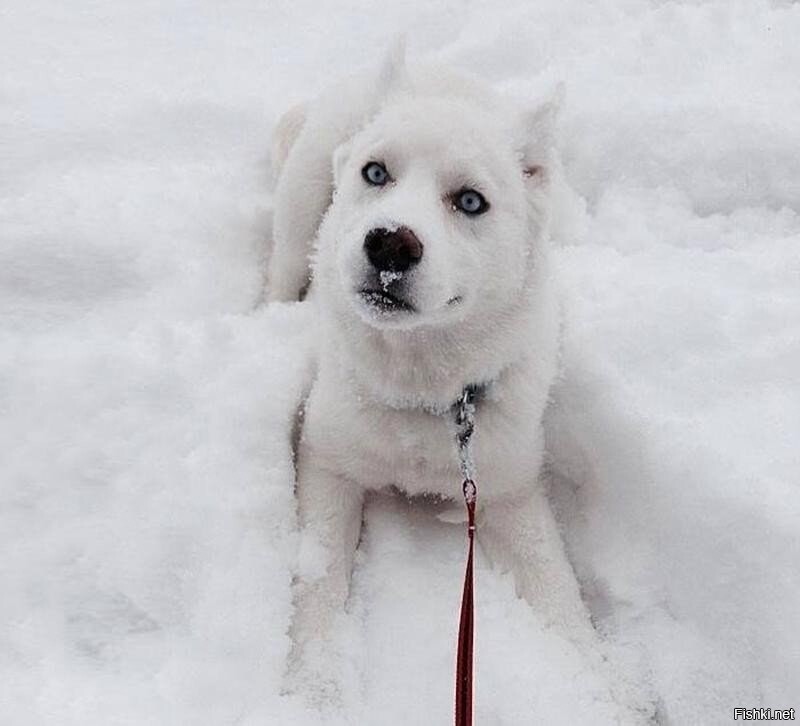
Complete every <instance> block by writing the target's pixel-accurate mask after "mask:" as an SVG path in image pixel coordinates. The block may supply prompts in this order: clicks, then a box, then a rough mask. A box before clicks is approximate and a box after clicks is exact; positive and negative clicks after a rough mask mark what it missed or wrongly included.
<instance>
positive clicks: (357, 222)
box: [317, 97, 547, 329]
mask: <svg viewBox="0 0 800 726" xmlns="http://www.w3.org/2000/svg"><path fill="white" fill-rule="evenodd" d="M533 133H536V131H535V129H534V130H533ZM513 139H514V134H513V133H512V131H511V128H510V124H509V123H507V120H506V119H505V117H502V116H500V115H498V116H495V115H493V114H492V113H491V112H489V111H486V110H484V109H482V108H480V107H478V106H477V105H476V104H472V103H470V102H468V101H465V100H461V99H434V98H413V97H410V98H405V99H398V100H396V101H394V102H392V103H390V104H388V105H386V106H385V107H384V108H383V110H382V111H381V112H380V113H379V114H378V116H376V117H375V119H374V120H373V121H372V122H371V123H370V124H369V125H368V126H367V127H366V128H365V129H364V130H363V131H362V132H361V133H360V134H358V135H357V136H355V137H354V138H353V139H352V140H351V141H350V142H348V143H347V144H346V145H345V146H344V147H342V148H340V149H339V150H338V151H337V153H336V155H335V159H334V169H335V181H336V190H335V194H334V198H333V202H332V205H331V208H330V210H329V212H328V215H327V217H326V219H325V222H324V223H323V225H322V228H321V230H320V238H319V249H318V260H317V268H318V270H317V272H318V274H323V275H325V276H326V277H327V280H326V282H327V285H326V287H328V289H330V285H331V284H332V285H333V286H334V288H335V294H336V295H337V297H342V298H344V299H346V300H347V301H348V304H349V305H350V306H351V307H352V309H353V310H355V312H356V313H357V314H358V316H359V317H360V318H361V319H362V320H363V321H364V322H366V323H367V324H369V325H370V326H373V327H376V328H403V329H409V328H414V327H418V326H437V325H447V324H451V323H452V322H453V321H455V320H458V319H464V318H466V317H468V316H469V315H470V314H472V313H473V312H474V311H480V314H485V313H486V312H487V311H489V310H501V309H502V308H503V306H505V305H508V304H510V303H511V302H512V301H513V300H515V299H517V298H518V297H519V295H520V293H521V291H522V287H523V285H524V283H525V279H526V275H527V270H528V269H529V258H530V254H531V251H532V247H533V246H534V245H536V243H537V241H538V239H539V237H540V233H541V227H542V225H543V224H544V219H542V218H537V217H541V216H542V214H541V212H542V210H543V209H544V208H545V205H543V204H541V202H542V199H543V196H544V195H545V194H546V186H547V184H546V177H547V172H546V169H545V168H544V165H543V164H531V163H530V160H526V159H525V157H524V153H523V151H521V150H520V149H519V148H518V146H516V145H515V143H514V140H513ZM543 158H544V157H542V159H543Z"/></svg>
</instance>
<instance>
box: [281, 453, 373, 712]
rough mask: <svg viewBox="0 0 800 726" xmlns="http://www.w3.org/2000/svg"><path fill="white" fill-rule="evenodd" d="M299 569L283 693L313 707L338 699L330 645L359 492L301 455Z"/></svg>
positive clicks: (352, 546)
mask: <svg viewBox="0 0 800 726" xmlns="http://www.w3.org/2000/svg"><path fill="white" fill-rule="evenodd" d="M297 499H298V514H299V519H300V526H301V558H300V559H301V567H300V570H301V572H300V574H299V576H298V578H297V580H296V582H295V585H294V604H295V610H294V618H293V621H292V626H291V630H290V635H291V637H292V652H291V654H290V656H289V672H288V683H287V685H288V689H289V690H291V691H297V692H300V693H303V694H304V695H306V696H307V697H309V698H310V700H311V701H313V702H315V703H316V704H317V705H323V704H324V703H325V702H335V701H337V700H338V698H339V684H338V682H337V677H336V672H335V670H336V669H335V668H334V666H333V659H332V658H331V653H330V641H331V634H332V627H333V625H334V621H335V619H336V617H337V615H339V614H340V613H342V612H343V610H344V605H345V602H346V600H347V594H348V590H349V583H350V574H351V570H352V567H353V557H354V554H355V550H356V547H357V545H358V538H359V535H360V531H361V517H362V507H363V491H362V490H361V488H360V487H358V486H356V485H354V484H353V483H351V482H349V481H347V480H346V479H344V478H343V477H340V476H337V475H335V474H333V473H331V472H329V471H326V470H324V469H322V468H320V467H318V466H315V465H314V464H313V463H312V462H310V461H309V457H308V456H304V455H303V452H302V449H301V453H300V457H299V461H298V470H297Z"/></svg>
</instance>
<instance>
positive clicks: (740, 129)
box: [0, 0, 800, 724]
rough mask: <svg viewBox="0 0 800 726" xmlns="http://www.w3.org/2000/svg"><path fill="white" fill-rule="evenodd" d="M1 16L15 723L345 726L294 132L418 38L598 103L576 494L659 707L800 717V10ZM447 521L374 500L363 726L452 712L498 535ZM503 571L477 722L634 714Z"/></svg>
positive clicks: (583, 168) (364, 587)
mask: <svg viewBox="0 0 800 726" xmlns="http://www.w3.org/2000/svg"><path fill="white" fill-rule="evenodd" d="M0 20H1V21H2V22H0V67H2V68H3V80H2V86H0V99H1V100H2V102H1V103H0V128H2V134H0V169H1V170H2V173H0V222H1V224H0V305H2V311H3V315H2V317H0V411H2V414H3V415H2V417H0V451H2V452H3V455H2V460H1V461H0V483H1V484H2V486H0V546H2V551H3V557H2V559H1V560H0V582H2V583H3V597H2V598H0V622H2V628H0V682H2V683H3V685H4V687H3V689H2V693H0V713H2V714H3V718H2V720H3V722H4V723H9V724H23V723H24V724H35V723H59V724H69V723H75V724H78V723H80V724H94V723H96V724H101V723H102V724H106V723H131V724H133V723H165V724H166V723H214V724H216V723H233V722H240V723H265V722H267V723H286V724H304V723H317V722H319V721H320V717H319V716H318V715H316V714H314V713H312V712H309V711H307V710H306V709H305V707H304V706H303V705H302V704H301V703H300V702H299V701H298V700H296V699H293V698H289V697H284V696H281V695H280V678H281V673H282V669H283V663H284V659H285V656H286V654H287V652H288V648H289V643H288V637H287V635H286V629H287V626H288V623H289V618H290V613H291V606H290V585H291V578H292V574H293V573H294V572H296V571H297V570H298V569H299V568H303V569H309V568H310V569H313V567H314V566H315V559H316V558H315V556H314V552H313V551H303V552H299V551H298V549H299V542H298V538H297V537H296V531H295V521H294V504H293V497H292V464H291V458H290V443H289V442H290V430H291V426H292V414H293V406H294V402H295V401H296V399H297V398H298V397H299V395H300V392H301V390H302V389H303V387H304V386H305V385H306V383H307V379H308V375H309V366H308V359H309V353H308V351H309V345H310V343H311V342H312V341H313V337H314V336H313V320H312V319H311V318H310V316H309V315H308V311H307V310H306V308H305V306H303V305H276V306H271V307H270V308H266V307H264V306H263V305H261V304H260V302H261V291H262V279H263V269H264V257H265V253H266V247H267V242H266V241H267V239H268V237H269V227H270V197H269V179H270V169H269V163H268V159H267V149H268V135H269V130H270V128H271V126H272V124H273V123H274V122H275V120H276V119H277V117H278V115H279V114H280V113H281V112H282V111H283V110H284V109H285V108H286V107H287V106H288V105H289V104H290V103H292V102H295V101H297V100H300V99H301V98H302V97H304V96H305V95H308V94H310V93H312V92H314V91H315V90H318V89H320V88H322V87H323V86H324V85H325V83H326V82H327V81H328V80H329V78H331V77H333V76H336V75H338V74H340V73H347V72H350V71H351V70H353V69H355V68H357V67H360V66H363V65H364V64H369V63H374V62H376V61H377V59H378V58H379V57H380V55H381V53H382V52H383V49H384V48H385V47H386V46H387V44H388V42H389V39H390V38H391V37H392V36H393V34H394V33H395V32H396V31H397V30H398V29H404V30H406V31H407V32H408V37H409V40H410V45H411V53H412V54H414V53H429V54H432V55H435V56H436V57H439V58H441V59H443V60H445V61H448V62H451V63H453V64H455V65H459V66H461V67H465V68H468V69H470V70H473V71H475V72H477V73H479V74H481V75H483V76H484V77H485V78H488V79H489V80H491V81H493V82H495V83H497V84H498V85H500V86H501V87H504V88H506V89H507V90H508V91H509V92H510V93H513V94H515V95H517V96H520V97H522V98H526V97H532V96H534V95H535V94H536V92H537V91H538V89H541V88H542V87H545V86H548V85H551V84H552V83H553V82H557V81H560V80H563V81H565V83H566V89H567V98H566V104H565V108H564V113H563V138H562V146H563V150H564V158H565V164H566V172H567V177H568V180H569V182H570V184H571V185H572V186H573V187H574V188H575V189H576V191H577V193H578V194H579V195H580V198H581V204H580V205H579V207H580V208H579V209H578V211H577V213H576V216H575V218H574V219H573V220H572V222H571V224H570V225H569V227H568V228H565V230H564V232H563V233H562V235H561V240H560V242H561V247H560V248H559V252H558V268H559V274H560V277H561V279H562V281H563V287H564V310H565V326H564V336H565V342H564V353H563V364H564V365H563V367H564V372H563V377H562V381H561V382H560V384H559V386H558V389H557V391H556V393H555V397H554V404H553V407H552V410H551V411H550V412H549V415H548V438H549V448H550V459H551V463H550V469H551V472H552V495H553V499H554V501H555V502H556V504H557V507H558V511H559V514H560V517H561V519H562V522H563V525H564V532H565V538H566V541H567V543H568V546H569V551H570V554H571V557H572V559H573V562H574V563H575V566H576V569H577V571H578V573H579V575H580V578H581V582H582V586H583V589H584V593H585V596H586V598H587V601H588V602H589V604H590V606H591V608H592V611H593V615H594V618H595V620H596V622H597V625H598V627H599V629H600V630H601V631H602V632H603V633H604V635H605V637H606V638H607V641H608V647H609V651H610V656H609V658H610V663H611V664H612V667H613V668H614V669H615V670H616V671H617V672H618V673H619V675H620V676H621V678H622V679H623V681H625V682H627V683H628V684H629V686H628V687H629V688H630V692H631V694H632V695H631V696H630V698H631V699H632V701H633V702H634V703H635V704H638V705H639V706H640V707H641V708H642V709H643V711H644V712H647V710H648V709H652V710H653V712H654V713H656V715H657V717H658V718H660V719H661V720H662V721H664V722H670V723H676V724H677V723H708V724H711V723H725V722H728V721H730V719H731V718H732V714H731V709H732V708H734V707H735V706H751V707H752V706H757V705H764V706H770V707H775V708H783V707H787V708H788V707H791V706H795V707H797V706H798V705H800V704H798V703H797V701H796V699H797V693H798V692H800V574H799V573H800V492H798V481H800V478H799V477H798V471H800V455H798V446H797V442H798V441H799V440H800V415H798V412H800V379H799V377H798V373H797V371H798V370H800V217H798V212H800V153H798V149H800V84H798V83H797V71H798V68H800V46H798V44H797V42H796V39H797V37H798V35H800V6H798V5H797V4H796V3H789V2H777V1H776V2H766V1H765V0H747V1H746V2H745V1H743V0H741V1H740V0H716V1H714V0H711V1H709V2H699V1H698V2H675V1H669V0H661V1H659V2H656V1H653V2H645V1H644V0H619V1H618V2H613V3H598V4H587V3H581V2H577V0H572V1H567V2H565V1H563V0H542V2H537V3H527V2H522V0H513V1H512V2H504V3H492V4H483V5H473V4H468V5H464V4H462V3H457V2H455V1H454V0H452V1H451V0H439V1H435V2H425V3H422V2H419V1H418V0H415V1H413V2H411V1H409V2H403V3H393V4H391V5H386V6H381V7H373V6H369V5H367V4H364V3H359V2H340V3H336V4H312V3H310V2H307V1H305V0H303V1H301V2H293V3H285V2H276V3H269V4H256V3H252V2H245V1H244V0H237V2H232V3H226V4H225V5H224V6H222V5H219V4H216V3H192V4H187V3H182V2H177V1H176V0H170V1H169V2H159V3H155V2H141V3H135V4H134V3H122V2H118V1H114V2H108V3H96V2H89V1H88V0H87V1H86V2H83V3H77V4H75V3H71V4H59V3H56V2H53V0H31V1H30V2H25V3H22V2H17V3H10V2H9V3H6V4H5V6H4V7H3V9H2V10H0ZM478 479H479V481H478V484H479V485H480V472H479V473H478ZM458 487H459V483H458V482H454V493H455V495H456V496H458V495H459V494H460V492H458ZM439 506H440V505H436V504H434V503H424V502H423V503H420V502H414V503H412V504H409V503H406V502H403V501H400V500H397V499H391V498H385V497H376V498H374V500H373V501H371V503H370V507H369V510H368V512H367V519H366V532H365V537H364V541H363V543H362V546H361V549H360V551H359V558H358V567H357V571H356V573H355V576H354V586H353V595H352V598H351V604H350V609H349V612H348V613H347V614H345V615H343V617H342V623H341V628H340V638H339V642H338V643H337V645H336V647H338V648H339V649H340V651H341V653H342V655H343V659H342V662H343V663H344V664H345V666H344V667H346V669H347V673H346V674H345V675H346V682H347V684H348V692H347V693H346V694H344V695H345V706H346V708H345V711H344V712H343V713H342V714H340V715H339V716H331V719H332V721H334V722H341V723H370V722H372V723H374V722H380V723H386V724H391V723H398V724H400V723H439V722H447V720H448V719H449V718H450V713H451V707H452V665H453V658H454V647H455V626H456V619H457V613H456V608H457V603H458V600H459V597H460V579H461V576H462V573H463V571H462V568H463V558H464V555H465V544H466V542H465V537H464V531H463V525H460V524H457V523H448V522H447V521H446V520H448V516H446V513H442V512H439V511H438V510H439ZM437 515H442V516H441V517H439V516H437ZM451 519H452V517H451ZM476 566H477V571H476V587H477V603H476V605H477V615H476V617H477V633H476V638H477V640H476V653H477V677H476V687H477V694H476V698H477V702H476V719H477V722H479V723H493V724H518V723H528V722H532V721H537V722H542V723H592V724H599V723H608V722H612V721H613V718H614V716H613V708H612V704H610V703H609V701H608V695H607V693H606V691H605V690H604V685H603V679H602V677H601V675H600V674H599V672H598V671H596V670H595V669H592V668H589V667H587V665H586V664H585V663H583V662H582V661H581V660H580V659H578V658H576V656H575V654H574V652H573V651H571V650H570V649H569V648H567V647H566V646H565V644H564V642H563V641H561V640H559V639H558V638H557V637H556V636H555V635H553V634H552V633H550V632H549V631H548V630H546V629H544V628H543V627H542V626H541V623H539V622H538V621H537V619H536V617H535V614H534V613H533V612H532V611H531V610H530V608H528V607H527V606H525V605H524V603H522V602H521V601H519V600H517V599H516V598H515V597H514V596H513V589H512V586H511V583H510V581H509V580H508V578H507V577H506V576H505V575H503V574H502V573H498V572H495V571H493V570H491V568H490V567H489V565H488V563H487V562H486V561H485V560H484V558H483V557H482V555H481V553H480V552H479V553H478V560H477V563H476ZM792 699H795V700H794V701H793V700H792Z"/></svg>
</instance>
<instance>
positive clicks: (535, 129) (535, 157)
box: [518, 83, 564, 183]
mask: <svg viewBox="0 0 800 726" xmlns="http://www.w3.org/2000/svg"><path fill="white" fill-rule="evenodd" d="M563 102H564V84H563V83H559V85H558V86H557V87H556V89H555V91H554V92H553V93H552V94H551V95H550V97H549V98H547V99H546V100H545V101H544V102H542V103H541V104H539V105H538V106H537V107H536V108H534V109H533V110H532V111H528V112H526V113H524V114H523V116H522V119H521V122H520V124H519V131H518V134H519V142H518V149H519V157H520V162H521V164H522V173H523V174H524V175H525V178H526V179H528V180H529V181H531V182H536V183H541V182H542V181H544V180H546V179H547V175H548V172H549V171H550V167H551V165H552V163H553V158H554V155H555V148H556V136H557V129H558V119H559V115H560V113H561V106H562V105H563Z"/></svg>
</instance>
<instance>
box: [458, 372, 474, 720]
mask: <svg viewBox="0 0 800 726" xmlns="http://www.w3.org/2000/svg"><path fill="white" fill-rule="evenodd" d="M475 394H476V390H475V388H474V387H473V386H468V387H467V388H465V389H464V392H463V393H462V394H461V398H460V399H459V401H458V409H457V410H456V430H457V440H458V455H459V460H460V463H461V473H462V475H463V477H464V482H463V485H462V489H463V492H464V503H465V504H466V506H467V535H468V537H469V554H468V555H467V569H466V572H465V573H464V590H463V592H462V595H461V618H460V620H459V624H458V651H457V654H456V720H455V726H472V660H473V658H472V655H473V634H474V631H475V605H474V598H473V589H474V588H473V579H474V578H473V574H472V561H473V552H474V549H475V500H476V499H477V494H478V490H477V488H476V486H475V483H474V481H473V477H474V470H475V467H474V465H473V463H472V455H471V451H470V439H471V438H472V431H473V429H474V428H475V402H474V400H475Z"/></svg>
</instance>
